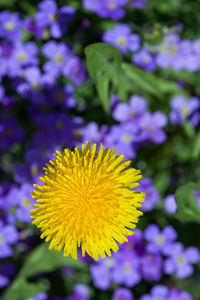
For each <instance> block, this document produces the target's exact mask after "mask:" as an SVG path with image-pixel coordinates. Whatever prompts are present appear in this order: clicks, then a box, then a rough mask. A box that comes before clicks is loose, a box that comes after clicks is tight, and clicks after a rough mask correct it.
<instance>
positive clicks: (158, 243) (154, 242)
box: [144, 224, 177, 253]
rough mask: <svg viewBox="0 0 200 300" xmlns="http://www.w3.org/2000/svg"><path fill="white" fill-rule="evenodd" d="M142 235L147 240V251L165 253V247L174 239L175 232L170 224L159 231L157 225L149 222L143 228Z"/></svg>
mask: <svg viewBox="0 0 200 300" xmlns="http://www.w3.org/2000/svg"><path fill="white" fill-rule="evenodd" d="M144 237H145V239H146V241H148V242H149V243H148V245H147V248H146V249H147V252H149V253H158V252H160V253H165V248H166V247H168V246H169V245H171V244H172V243H173V242H174V241H175V240H176V238H177V233H176V231H175V230H174V228H173V227H172V226H170V225H169V226H166V227H165V228H164V229H163V230H162V231H160V229H159V227H158V226H157V225H155V224H151V225H149V226H148V227H147V228H146V229H145V231H144Z"/></svg>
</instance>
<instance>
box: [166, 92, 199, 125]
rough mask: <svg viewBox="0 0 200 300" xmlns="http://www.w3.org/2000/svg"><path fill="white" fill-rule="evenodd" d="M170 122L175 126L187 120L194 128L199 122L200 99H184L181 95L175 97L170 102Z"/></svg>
mask: <svg viewBox="0 0 200 300" xmlns="http://www.w3.org/2000/svg"><path fill="white" fill-rule="evenodd" d="M171 109H172V111H171V113H170V115H169V118H170V121H171V122H172V123H173V124H175V125H177V124H182V123H183V122H184V121H186V120H189V121H190V123H191V125H192V126H196V125H197V124H198V123H199V121H200V111H199V110H200V99H199V98H197V97H191V98H190V99H188V100H187V99H185V98H184V97H183V96H181V95H177V96H175V97H174V98H173V99H172V100H171Z"/></svg>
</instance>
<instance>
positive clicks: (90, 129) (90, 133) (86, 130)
mask: <svg viewBox="0 0 200 300" xmlns="http://www.w3.org/2000/svg"><path fill="white" fill-rule="evenodd" d="M77 134H80V135H81V136H82V141H83V143H85V142H86V141H91V142H92V143H100V141H101V139H102V130H101V129H99V127H98V125H97V123H95V122H90V123H88V124H87V125H86V126H84V127H83V128H82V129H81V130H78V132H77V131H76V132H75V135H76V136H77Z"/></svg>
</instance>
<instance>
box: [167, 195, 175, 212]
mask: <svg viewBox="0 0 200 300" xmlns="http://www.w3.org/2000/svg"><path fill="white" fill-rule="evenodd" d="M165 210H166V211H167V212H168V213H170V214H175V213H176V210H177V204H176V201H175V197H174V195H173V194H170V195H168V196H167V197H166V198H165Z"/></svg>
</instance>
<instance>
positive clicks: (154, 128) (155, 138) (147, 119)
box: [140, 111, 167, 144]
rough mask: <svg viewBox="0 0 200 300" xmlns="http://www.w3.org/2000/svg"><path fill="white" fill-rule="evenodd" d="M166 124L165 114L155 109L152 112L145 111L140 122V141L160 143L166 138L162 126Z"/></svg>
mask: <svg viewBox="0 0 200 300" xmlns="http://www.w3.org/2000/svg"><path fill="white" fill-rule="evenodd" d="M166 124H167V117H166V115H165V114H163V113H161V112H159V111H157V112H155V113H153V114H150V113H146V114H145V115H144V117H143V120H142V122H141V134H140V139H141V141H145V140H150V141H152V142H154V143H155V144H161V143H163V142H164V141H165V140H166V138H167V137H166V134H165V132H164V131H163V127H164V126H166Z"/></svg>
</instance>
